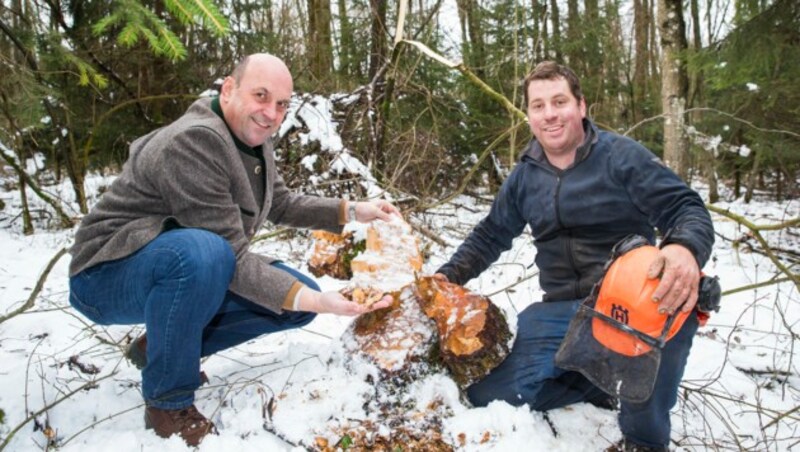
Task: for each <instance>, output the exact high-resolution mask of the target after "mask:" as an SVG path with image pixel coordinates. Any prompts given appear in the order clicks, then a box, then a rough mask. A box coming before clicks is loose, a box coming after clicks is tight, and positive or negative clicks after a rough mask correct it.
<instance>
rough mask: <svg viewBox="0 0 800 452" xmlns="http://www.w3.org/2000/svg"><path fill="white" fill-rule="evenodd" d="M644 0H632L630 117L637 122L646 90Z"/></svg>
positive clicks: (646, 35) (647, 54)
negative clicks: (632, 33)
mask: <svg viewBox="0 0 800 452" xmlns="http://www.w3.org/2000/svg"><path fill="white" fill-rule="evenodd" d="M645 8H646V3H645V0H633V30H634V35H633V39H634V49H635V50H634V55H633V60H634V61H633V83H632V88H633V99H632V101H633V102H632V108H631V110H632V112H631V113H632V119H633V121H632V122H633V123H634V124H635V123H637V122H639V120H641V119H642V118H643V117H644V112H643V110H642V108H643V106H644V101H645V99H646V98H647V92H648V86H649V83H648V78H649V77H648V75H647V62H648V59H649V58H650V57H649V53H650V52H649V49H648V40H647V38H648V33H647V29H648V24H647V11H646V9H645Z"/></svg>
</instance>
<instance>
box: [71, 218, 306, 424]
mask: <svg viewBox="0 0 800 452" xmlns="http://www.w3.org/2000/svg"><path fill="white" fill-rule="evenodd" d="M273 265H274V266H276V267H279V268H281V269H283V270H285V271H287V272H289V273H291V274H292V275H294V276H295V277H297V278H298V279H299V280H300V281H301V282H302V283H303V284H305V285H307V286H308V287H310V288H313V289H316V290H319V286H317V284H316V283H315V282H314V281H313V280H312V279H310V278H308V277H306V276H305V275H303V274H302V273H300V272H298V271H297V270H295V269H292V268H290V267H287V266H285V265H283V264H281V263H274V264H273ZM235 268H236V258H235V256H234V254H233V250H232V249H231V247H230V245H229V244H228V242H227V241H225V239H223V238H222V237H220V236H219V235H216V234H214V233H211V232H208V231H205V230H202V229H173V230H171V231H168V232H164V233H163V234H161V235H159V236H158V237H157V238H156V239H155V240H153V241H152V242H150V243H149V244H147V245H146V246H145V247H144V248H142V249H141V250H139V251H137V252H136V253H134V254H132V255H130V256H128V257H125V258H123V259H119V260H116V261H111V262H105V263H102V264H99V265H96V266H93V267H91V268H89V269H86V270H84V271H82V272H80V273H78V274H77V275H75V276H73V277H72V278H70V298H69V299H70V303H71V304H72V306H73V307H75V309H77V310H78V311H80V312H81V313H82V314H83V315H85V316H86V317H88V318H89V319H90V320H92V321H93V322H96V323H99V324H101V325H111V324H136V323H144V324H145V326H146V329H147V366H145V368H144V369H142V393H143V396H144V399H145V401H146V402H147V404H148V405H150V406H154V407H157V408H161V409H170V410H173V409H181V408H185V407H187V406H189V405H191V404H192V403H194V391H195V390H196V389H197V388H198V387H199V386H200V357H202V356H207V355H211V354H213V353H216V352H218V351H220V350H224V349H226V348H229V347H233V346H235V345H238V344H241V343H243V342H246V341H248V340H250V339H253V338H256V337H258V336H261V335H263V334H267V333H274V332H277V331H282V330H286V329H290V328H298V327H301V326H303V325H306V324H308V323H309V322H311V320H313V319H314V316H315V314H312V313H308V312H285V313H283V314H276V313H274V312H272V311H270V310H268V309H266V308H263V307H261V306H259V305H257V304H255V303H252V302H250V301H248V300H246V299H244V298H242V297H240V296H238V295H235V294H233V293H231V292H229V291H228V286H229V285H230V282H231V278H233V273H234V270H235Z"/></svg>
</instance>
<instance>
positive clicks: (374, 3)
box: [368, 0, 388, 80]
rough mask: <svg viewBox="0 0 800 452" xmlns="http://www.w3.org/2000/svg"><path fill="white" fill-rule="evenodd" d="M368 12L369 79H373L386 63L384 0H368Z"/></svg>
mask: <svg viewBox="0 0 800 452" xmlns="http://www.w3.org/2000/svg"><path fill="white" fill-rule="evenodd" d="M369 10H370V37H371V43H370V52H369V72H368V75H369V78H370V80H371V79H373V78H374V77H375V75H376V74H377V73H378V70H379V69H380V68H381V67H382V66H383V64H384V63H385V62H386V57H387V53H388V50H387V47H386V2H385V1H384V0H369Z"/></svg>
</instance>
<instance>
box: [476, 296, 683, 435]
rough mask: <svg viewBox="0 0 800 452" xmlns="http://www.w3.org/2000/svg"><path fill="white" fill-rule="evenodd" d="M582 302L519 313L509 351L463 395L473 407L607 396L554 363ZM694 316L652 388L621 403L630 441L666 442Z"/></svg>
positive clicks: (665, 354)
mask: <svg viewBox="0 0 800 452" xmlns="http://www.w3.org/2000/svg"><path fill="white" fill-rule="evenodd" d="M580 302H581V300H575V301H561V302H547V303H534V304H532V305H530V306H528V307H527V308H526V309H525V310H523V311H522V312H521V313H520V314H519V318H518V333H517V338H516V340H515V341H514V347H513V348H512V350H511V353H510V354H509V356H508V357H507V358H506V360H505V361H503V363H501V364H500V366H498V367H497V368H496V369H494V370H493V371H492V372H491V373H490V374H489V375H488V376H487V377H486V378H484V379H483V380H481V381H479V382H477V383H475V384H474V385H472V386H470V387H469V388H468V390H467V395H468V396H469V399H470V401H471V402H472V403H473V404H475V405H477V406H485V405H487V404H488V403H489V402H491V401H492V400H504V401H506V402H508V403H509V404H511V405H515V406H520V405H523V404H526V403H527V404H528V406H529V407H530V408H531V409H534V410H537V411H546V410H550V409H553V408H559V407H562V406H565V405H569V404H572V403H578V402H594V401H600V400H602V399H604V398H607V397H608V396H607V395H606V394H605V393H603V391H601V390H600V389H599V388H597V387H596V386H594V385H593V384H592V383H591V382H589V380H587V379H586V378H585V377H584V376H583V375H581V374H580V373H578V372H572V371H566V370H563V369H560V368H558V367H556V366H555V363H554V358H555V354H556V352H557V351H558V348H559V346H560V345H561V341H562V339H563V338H564V335H565V334H566V332H567V327H568V326H569V321H570V320H571V319H572V316H573V315H575V312H576V311H577V308H578V305H579V304H580ZM697 326H698V323H697V317H696V316H694V315H690V316H689V318H688V319H687V320H686V322H685V323H684V325H683V327H682V328H681V330H680V331H679V332H678V334H676V335H675V336H674V337H673V338H672V339H671V340H670V341H669V342H667V345H666V346H665V347H664V349H663V350H662V354H661V367H660V368H659V371H658V376H657V378H656V383H655V389H654V390H653V394H652V395H651V396H650V399H649V400H647V401H646V402H644V403H626V402H622V403H621V405H622V406H621V410H620V414H619V426H620V430H622V434H623V435H624V436H625V438H626V439H627V440H628V441H632V442H634V443H636V444H640V445H643V446H648V447H666V446H668V444H669V435H670V428H671V426H670V419H669V410H670V409H672V407H673V406H674V405H675V402H677V399H678V384H679V383H680V381H681V378H682V377H683V370H684V367H685V366H686V360H687V358H688V357H689V349H690V348H691V346H692V338H693V337H694V334H695V332H696V331H697Z"/></svg>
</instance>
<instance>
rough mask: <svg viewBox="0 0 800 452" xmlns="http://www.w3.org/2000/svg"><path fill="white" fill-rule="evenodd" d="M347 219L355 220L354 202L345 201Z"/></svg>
mask: <svg viewBox="0 0 800 452" xmlns="http://www.w3.org/2000/svg"><path fill="white" fill-rule="evenodd" d="M347 221H348V222H350V221H356V203H355V202H348V203H347Z"/></svg>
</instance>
